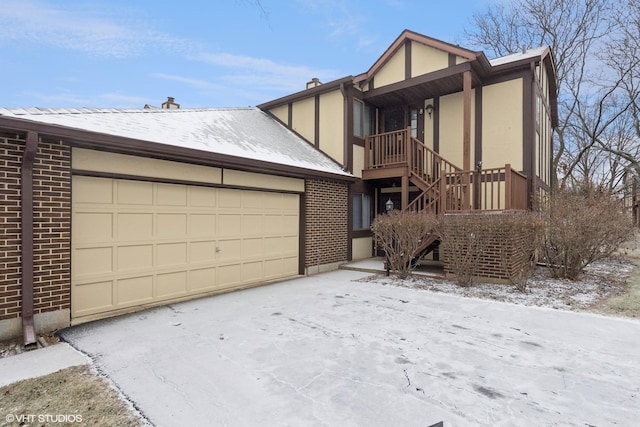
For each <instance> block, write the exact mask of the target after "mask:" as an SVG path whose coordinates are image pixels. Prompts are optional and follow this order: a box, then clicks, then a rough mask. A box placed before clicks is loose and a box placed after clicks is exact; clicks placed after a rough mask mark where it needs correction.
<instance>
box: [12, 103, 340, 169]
mask: <svg viewBox="0 0 640 427" xmlns="http://www.w3.org/2000/svg"><path fill="white" fill-rule="evenodd" d="M0 116H5V117H16V118H20V119H24V120H30V121H34V122H38V123H46V124H53V125H60V126H65V127H69V128H74V129H80V130H85V131H90V132H98V133H102V134H108V135H114V136H119V137H125V138H133V139H138V140H144V141H150V142H155V143H160V144H166V145H173V146H179V147H185V148H192V149H196V150H202V151H207V152H211V153H217V154H224V155H229V156H235V157H240V158H247V159H254V160H261V161H265V162H271V163H277V164H281V165H287V166H295V167H300V168H304V169H309V170H313V171H320V172H328V173H332V174H337V175H342V176H351V174H349V173H348V172H345V171H344V170H343V169H342V168H341V167H340V165H338V164H337V163H336V162H334V161H333V160H332V159H331V158H329V157H328V156H326V155H325V154H323V153H321V152H320V151H318V150H317V149H316V148H314V147H313V146H312V145H311V144H309V143H308V142H306V141H305V140H303V139H302V138H300V137H299V136H297V135H296V134H294V133H293V132H291V131H290V130H289V129H287V128H286V127H284V126H283V125H281V124H280V123H278V122H277V121H276V120H274V119H273V118H271V117H270V116H268V115H267V114H266V113H264V112H263V111H262V110H260V109H258V108H255V107H250V108H203V109H175V110H160V109H110V108H100V109H94V108H65V109H59V108H56V109H49V108H28V109H22V108H15V109H6V108H0Z"/></svg>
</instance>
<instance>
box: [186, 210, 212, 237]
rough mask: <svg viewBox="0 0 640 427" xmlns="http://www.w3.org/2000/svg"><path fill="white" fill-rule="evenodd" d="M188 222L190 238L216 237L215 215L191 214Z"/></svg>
mask: <svg viewBox="0 0 640 427" xmlns="http://www.w3.org/2000/svg"><path fill="white" fill-rule="evenodd" d="M189 221H190V223H189V229H190V231H189V234H190V235H191V236H197V237H211V236H215V235H216V215H215V214H191V215H190V216H189Z"/></svg>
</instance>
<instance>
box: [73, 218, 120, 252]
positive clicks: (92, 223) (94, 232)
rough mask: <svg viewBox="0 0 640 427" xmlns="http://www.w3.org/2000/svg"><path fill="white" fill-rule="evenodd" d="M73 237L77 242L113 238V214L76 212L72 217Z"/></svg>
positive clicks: (106, 240)
mask: <svg viewBox="0 0 640 427" xmlns="http://www.w3.org/2000/svg"><path fill="white" fill-rule="evenodd" d="M73 239H74V241H75V242H77V243H78V244H82V243H96V242H108V241H111V240H112V239H113V214H112V213H102V212H101V213H97V212H77V213H76V214H75V215H74V218H73Z"/></svg>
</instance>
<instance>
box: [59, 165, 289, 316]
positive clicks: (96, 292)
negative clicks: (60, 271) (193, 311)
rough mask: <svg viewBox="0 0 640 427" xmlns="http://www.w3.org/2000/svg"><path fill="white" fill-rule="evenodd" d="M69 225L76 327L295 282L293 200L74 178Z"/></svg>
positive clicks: (266, 194)
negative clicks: (133, 310) (132, 311)
mask: <svg viewBox="0 0 640 427" xmlns="http://www.w3.org/2000/svg"><path fill="white" fill-rule="evenodd" d="M72 215H73V216H72V227H73V228H72V264H71V268H72V290H71V311H72V317H73V318H74V319H78V318H81V317H83V316H91V317H92V318H93V317H103V316H104V315H108V313H109V312H112V311H115V310H121V309H127V308H130V307H137V306H141V305H142V306H143V305H147V304H149V305H151V304H157V303H160V302H167V301H170V300H175V299H182V298H185V297H190V296H194V295H198V294H203V293H210V292H215V291H221V290H229V289H233V288H238V287H245V286H248V285H253V284H259V283H263V282H267V281H270V280H274V279H279V278H284V277H291V276H295V275H297V274H298V254H299V250H298V246H299V243H298V234H299V195H297V194H284V193H274V192H264V191H249V190H237V189H221V188H210V187H199V186H189V185H177V184H163V183H152V182H143V181H131V180H121V179H108V178H94V177H83V176H74V177H73V214H72ZM101 313H102V314H103V315H100V314H101ZM104 313H106V314H104ZM96 315H98V316H96Z"/></svg>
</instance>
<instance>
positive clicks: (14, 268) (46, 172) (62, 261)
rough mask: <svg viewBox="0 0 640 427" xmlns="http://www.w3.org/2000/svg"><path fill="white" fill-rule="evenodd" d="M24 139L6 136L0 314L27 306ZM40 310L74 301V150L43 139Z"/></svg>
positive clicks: (37, 217)
mask: <svg viewBox="0 0 640 427" xmlns="http://www.w3.org/2000/svg"><path fill="white" fill-rule="evenodd" d="M24 145H25V142H24V140H18V139H6V138H0V320H3V319H11V318H15V317H19V316H20V312H21V306H20V301H21V286H22V276H21V274H22V272H21V240H20V239H21V229H20V225H21V215H20V208H21V206H20V203H21V195H20V176H21V166H22V153H23V151H24ZM33 180H34V183H33V184H34V313H36V314H37V313H44V312H48V311H56V310H61V309H68V308H70V305H71V150H70V147H69V146H68V145H67V144H65V143H62V142H60V141H40V142H39V144H38V151H37V153H36V158H35V163H34V172H33Z"/></svg>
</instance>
